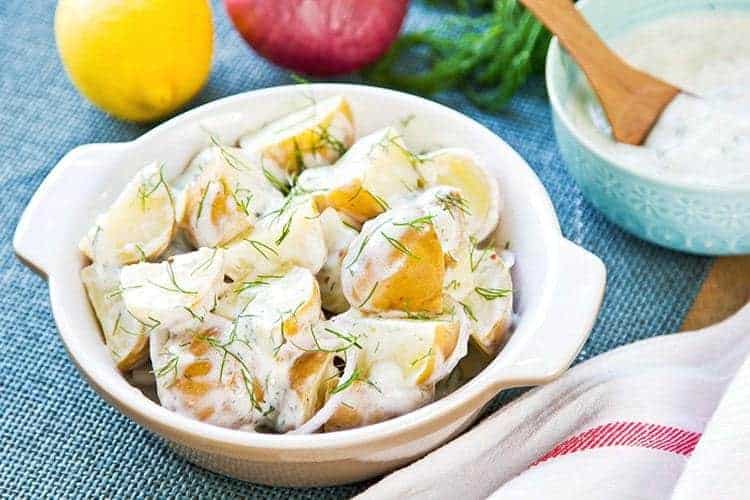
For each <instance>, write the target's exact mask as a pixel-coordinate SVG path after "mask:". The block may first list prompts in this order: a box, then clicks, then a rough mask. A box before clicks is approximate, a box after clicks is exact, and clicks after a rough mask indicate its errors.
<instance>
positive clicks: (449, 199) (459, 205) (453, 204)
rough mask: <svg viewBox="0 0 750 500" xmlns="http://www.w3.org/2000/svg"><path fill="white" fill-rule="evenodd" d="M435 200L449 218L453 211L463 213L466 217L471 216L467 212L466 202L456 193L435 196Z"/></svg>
mask: <svg viewBox="0 0 750 500" xmlns="http://www.w3.org/2000/svg"><path fill="white" fill-rule="evenodd" d="M435 199H436V200H437V202H438V203H439V204H440V207H441V208H442V209H443V210H445V211H446V212H448V214H449V215H450V216H451V217H453V211H454V210H458V211H460V212H463V213H464V214H466V215H471V211H470V210H469V206H468V204H467V203H466V200H464V199H463V198H462V197H461V195H460V194H457V193H448V194H445V195H441V194H435Z"/></svg>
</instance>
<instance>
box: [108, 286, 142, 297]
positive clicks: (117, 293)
mask: <svg viewBox="0 0 750 500" xmlns="http://www.w3.org/2000/svg"><path fill="white" fill-rule="evenodd" d="M142 287H143V285H132V286H118V287H117V288H115V289H114V290H112V291H111V292H109V293H108V294H107V295H105V297H106V298H107V299H110V300H111V299H114V298H115V297H119V296H120V295H122V294H123V293H124V292H125V290H132V289H135V288H142Z"/></svg>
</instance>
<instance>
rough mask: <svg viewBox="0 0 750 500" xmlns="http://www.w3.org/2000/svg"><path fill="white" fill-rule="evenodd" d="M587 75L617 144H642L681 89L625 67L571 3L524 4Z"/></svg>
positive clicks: (527, 0) (533, 0) (528, 0)
mask: <svg viewBox="0 0 750 500" xmlns="http://www.w3.org/2000/svg"><path fill="white" fill-rule="evenodd" d="M520 1H521V3H522V4H524V5H525V6H526V8H527V9H529V10H530V11H531V12H532V13H534V15H535V16H536V17H537V19H539V20H540V21H541V22H542V23H543V24H544V25H545V26H546V27H547V28H548V29H549V30H550V31H551V32H552V33H554V34H555V35H556V36H557V38H558V40H560V43H561V44H562V46H563V47H565V49H566V50H567V51H568V53H569V54H570V55H571V57H572V58H573V59H574V60H575V61H576V62H577V63H578V65H579V66H580V67H581V68H582V69H583V72H584V73H585V74H586V77H587V78H588V80H589V82H590V83H591V86H592V87H593V89H594V92H596V95H597V96H599V101H600V102H601V105H602V107H603V108H604V112H605V113H606V115H607V118H608V119H609V123H610V125H611V126H612V134H613V135H614V137H615V139H616V140H617V141H619V142H624V143H627V144H634V145H638V144H642V143H643V141H644V140H646V137H647V136H648V133H649V132H650V131H651V128H652V127H653V126H654V124H655V123H656V121H657V120H658V119H659V116H660V115H661V113H662V111H663V110H664V108H665V107H666V106H667V105H668V104H669V103H670V102H672V99H674V98H675V97H676V96H677V94H679V93H680V92H681V90H680V89H679V88H677V87H675V86H673V85H670V84H668V83H666V82H663V81H661V80H659V79H658V78H655V77H653V76H651V75H649V74H647V73H644V72H643V71H640V70H638V69H635V68H634V67H633V66H631V65H629V64H628V63H626V62H625V61H624V60H622V59H621V58H620V56H618V55H617V54H615V53H614V52H613V51H612V50H611V49H610V48H609V47H607V46H606V45H605V44H604V42H603V41H602V39H601V38H599V35H597V34H596V32H595V31H594V30H593V29H592V28H591V25H589V23H588V22H587V21H586V19H584V17H583V16H582V15H581V13H580V12H579V11H578V10H577V9H576V8H575V6H574V4H573V2H571V1H570V0H520Z"/></svg>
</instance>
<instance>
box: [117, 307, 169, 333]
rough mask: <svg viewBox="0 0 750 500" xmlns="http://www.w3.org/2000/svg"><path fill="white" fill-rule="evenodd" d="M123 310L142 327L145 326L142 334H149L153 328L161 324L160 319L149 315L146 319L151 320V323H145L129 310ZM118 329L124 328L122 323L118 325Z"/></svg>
mask: <svg viewBox="0 0 750 500" xmlns="http://www.w3.org/2000/svg"><path fill="white" fill-rule="evenodd" d="M125 312H127V313H128V315H130V317H131V318H133V319H134V320H135V321H137V322H138V323H139V324H140V325H141V326H142V327H144V328H146V332H145V333H144V334H149V333H151V332H152V331H153V330H155V329H157V328H158V327H160V326H161V321H159V320H158V319H156V318H152V317H151V316H149V317H148V319H149V321H151V323H146V322H145V321H141V320H140V319H138V317H136V316H135V315H134V314H133V313H132V312H130V310H128V309H125ZM120 329H121V330H124V328H123V327H122V325H120ZM128 333H130V332H128ZM130 335H139V334H137V333H130Z"/></svg>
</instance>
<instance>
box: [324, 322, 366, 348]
mask: <svg viewBox="0 0 750 500" xmlns="http://www.w3.org/2000/svg"><path fill="white" fill-rule="evenodd" d="M323 330H325V331H326V332H328V333H330V334H331V335H333V336H334V337H336V338H339V339H341V340H344V341H346V342H349V343H350V344H351V345H352V346H354V347H356V348H357V349H362V346H361V345H360V344H359V342H358V340H359V337H357V336H356V335H354V334H348V335H347V334H344V333H341V332H339V331H337V330H334V329H333V328H330V327H325V328H323Z"/></svg>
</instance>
